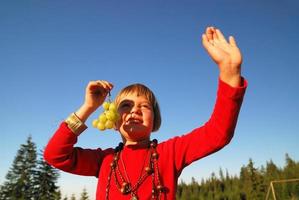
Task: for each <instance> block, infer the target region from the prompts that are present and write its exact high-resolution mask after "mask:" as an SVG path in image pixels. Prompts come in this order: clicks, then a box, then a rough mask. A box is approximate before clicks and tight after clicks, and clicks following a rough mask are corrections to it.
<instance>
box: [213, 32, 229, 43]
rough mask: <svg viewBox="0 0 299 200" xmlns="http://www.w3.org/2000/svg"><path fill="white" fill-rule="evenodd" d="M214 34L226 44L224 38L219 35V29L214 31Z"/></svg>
mask: <svg viewBox="0 0 299 200" xmlns="http://www.w3.org/2000/svg"><path fill="white" fill-rule="evenodd" d="M215 33H216V35H217V37H218V39H219V40H220V41H222V42H227V41H226V39H225V37H224V36H223V34H222V33H221V31H220V30H219V29H216V30H215Z"/></svg>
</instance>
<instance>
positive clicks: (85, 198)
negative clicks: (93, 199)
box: [80, 188, 89, 200]
mask: <svg viewBox="0 0 299 200" xmlns="http://www.w3.org/2000/svg"><path fill="white" fill-rule="evenodd" d="M88 199H89V197H88V193H87V190H86V188H83V191H82V193H81V197H80V200H88Z"/></svg>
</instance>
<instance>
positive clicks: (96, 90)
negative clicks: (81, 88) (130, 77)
mask: <svg viewBox="0 0 299 200" xmlns="http://www.w3.org/2000/svg"><path fill="white" fill-rule="evenodd" d="M112 88H113V85H112V83H109V82H108V81H104V80H99V81H90V82H89V83H88V85H87V87H86V91H85V102H84V105H85V106H86V107H87V108H89V109H91V110H93V111H95V110H96V109H97V108H98V107H99V106H100V105H102V104H103V103H104V101H105V99H106V96H107V95H108V93H109V92H110V90H112Z"/></svg>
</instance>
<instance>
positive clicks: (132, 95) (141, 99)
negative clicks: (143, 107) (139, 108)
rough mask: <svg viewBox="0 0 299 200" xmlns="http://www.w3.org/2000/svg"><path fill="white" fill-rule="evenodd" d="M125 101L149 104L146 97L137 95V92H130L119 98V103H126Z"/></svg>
mask: <svg viewBox="0 0 299 200" xmlns="http://www.w3.org/2000/svg"><path fill="white" fill-rule="evenodd" d="M126 100H131V101H138V102H150V100H149V99H148V97H147V96H146V95H144V94H139V93H137V92H130V93H127V94H123V95H121V96H120V97H119V103H121V102H123V101H126Z"/></svg>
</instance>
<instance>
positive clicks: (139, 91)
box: [114, 83, 162, 132]
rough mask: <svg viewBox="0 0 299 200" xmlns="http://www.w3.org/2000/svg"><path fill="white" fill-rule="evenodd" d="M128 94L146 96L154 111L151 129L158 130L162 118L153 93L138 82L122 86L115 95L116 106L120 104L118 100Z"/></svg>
mask: <svg viewBox="0 0 299 200" xmlns="http://www.w3.org/2000/svg"><path fill="white" fill-rule="evenodd" d="M128 94H136V95H137V96H140V95H141V96H145V97H146V99H147V100H148V101H149V102H150V104H151V106H152V108H153V112H154V125H153V130H152V131H153V132H154V131H157V130H159V128H160V126H161V121H162V120H161V113H160V108H159V104H158V101H157V99H156V97H155V95H154V93H153V92H152V91H151V90H150V89H149V88H148V87H146V86H145V85H143V84H140V83H135V84H132V85H128V86H127V87H125V88H123V89H122V90H121V91H120V92H119V93H118V94H117V96H116V97H115V100H114V102H115V104H116V106H117V107H118V106H119V104H120V100H121V99H122V98H123V97H125V96H127V95H128Z"/></svg>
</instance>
